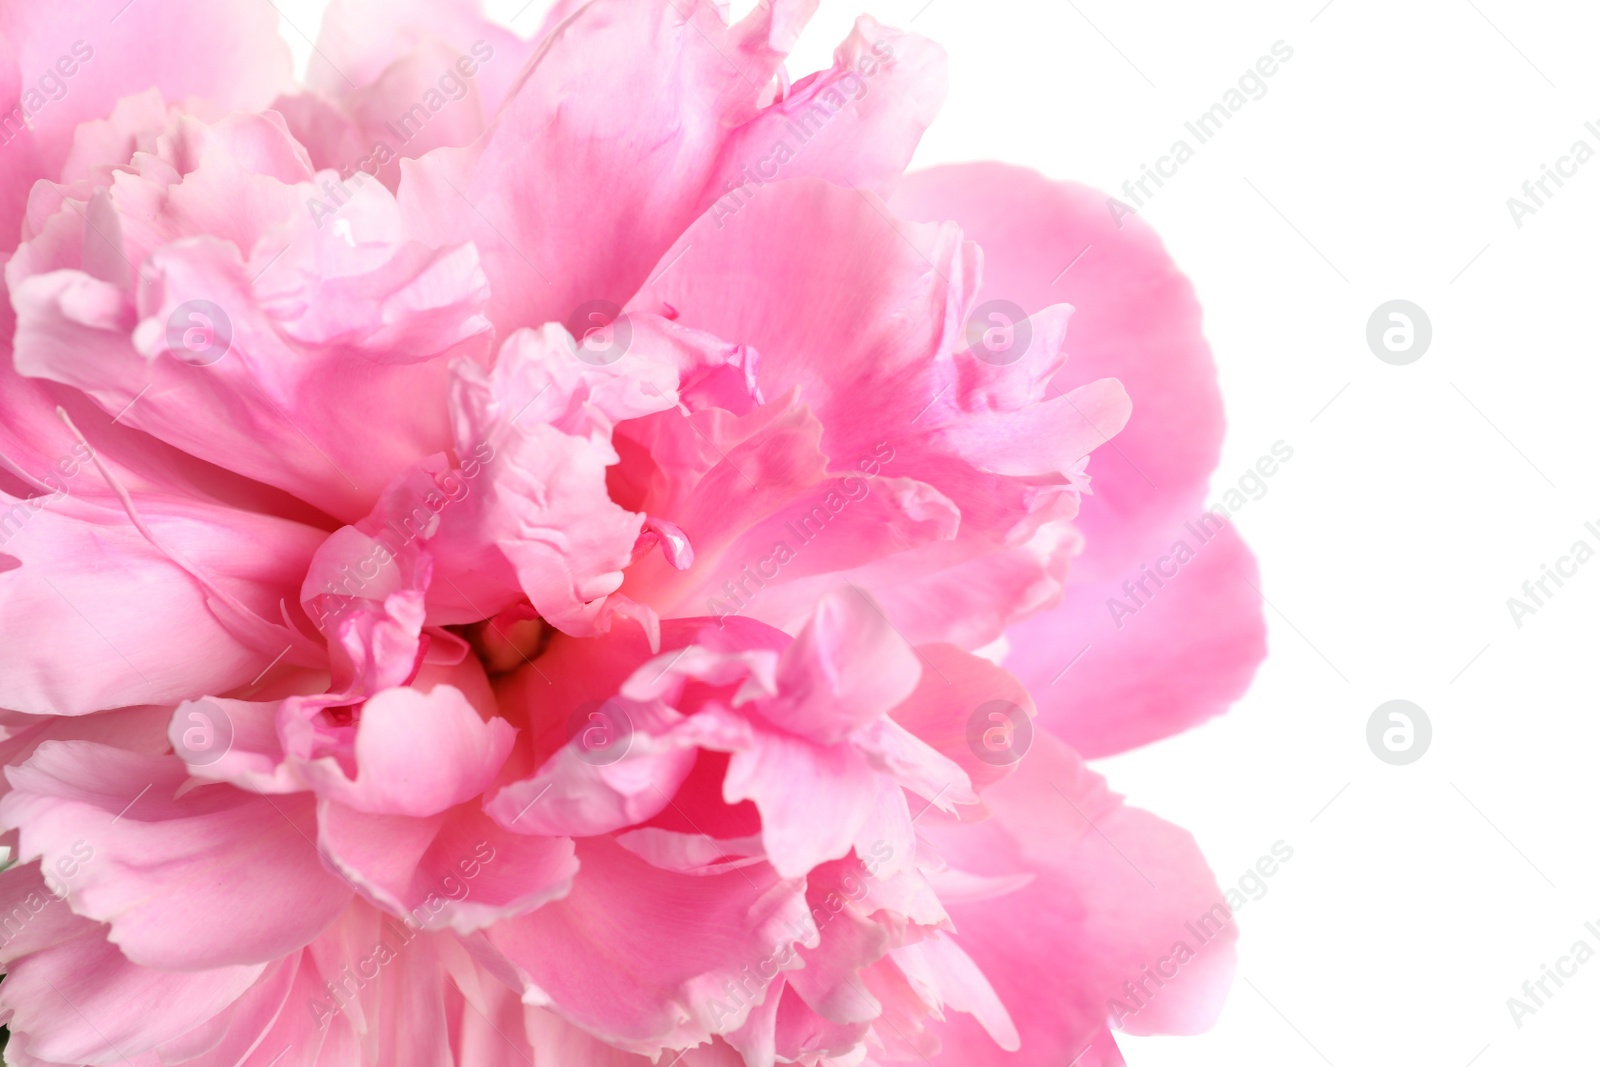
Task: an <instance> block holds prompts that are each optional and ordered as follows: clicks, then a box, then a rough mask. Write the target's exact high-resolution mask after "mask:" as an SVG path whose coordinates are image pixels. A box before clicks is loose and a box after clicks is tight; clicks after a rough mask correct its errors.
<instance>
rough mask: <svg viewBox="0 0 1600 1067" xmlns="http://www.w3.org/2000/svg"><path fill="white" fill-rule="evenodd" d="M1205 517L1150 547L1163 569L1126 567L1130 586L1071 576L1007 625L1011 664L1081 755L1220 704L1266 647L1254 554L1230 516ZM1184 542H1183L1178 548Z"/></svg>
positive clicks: (1127, 742) (1198, 716)
mask: <svg viewBox="0 0 1600 1067" xmlns="http://www.w3.org/2000/svg"><path fill="white" fill-rule="evenodd" d="M1200 522H1203V523H1204V526H1201V525H1200V523H1190V524H1186V525H1185V526H1182V527H1179V528H1177V529H1175V530H1174V531H1172V540H1171V541H1170V542H1169V547H1168V549H1167V551H1164V552H1158V553H1155V554H1154V555H1152V556H1151V559H1150V565H1151V566H1153V567H1154V568H1156V569H1157V570H1159V571H1160V572H1161V573H1169V572H1170V573H1171V574H1172V577H1171V578H1170V579H1160V578H1156V579H1149V578H1147V575H1148V574H1149V571H1146V570H1144V569H1142V568H1141V569H1140V570H1139V571H1130V572H1129V573H1128V575H1127V576H1126V577H1125V578H1124V579H1123V580H1124V581H1128V582H1130V583H1134V582H1137V583H1141V584H1140V585H1134V586H1132V591H1131V592H1130V591H1129V589H1128V588H1124V587H1123V585H1122V584H1121V582H1115V581H1107V582H1096V583H1089V584H1080V585H1073V586H1070V587H1068V589H1067V592H1066V594H1065V595H1064V597H1063V600H1062V603H1061V606H1060V607H1059V608H1055V609H1053V610H1051V611H1049V612H1047V613H1045V614H1043V615H1040V616H1037V617H1035V618H1032V619H1028V620H1026V621H1024V622H1022V623H1020V624H1018V625H1017V626H1015V627H1014V628H1013V629H1012V631H1011V652H1010V654H1009V655H1008V656H1007V657H1006V661H1005V662H1006V667H1007V668H1008V669H1010V670H1012V671H1014V672H1016V674H1017V677H1019V678H1020V679H1022V680H1023V681H1024V682H1026V683H1027V684H1028V687H1029V690H1030V691H1031V692H1032V693H1033V694H1034V697H1035V699H1036V700H1037V701H1038V706H1039V714H1040V719H1041V722H1043V723H1044V724H1046V725H1048V726H1049V727H1050V729H1051V730H1053V731H1054V732H1055V733H1057V734H1059V735H1060V736H1061V737H1063V738H1065V739H1066V740H1068V741H1069V742H1071V744H1072V745H1073V746H1074V747H1076V748H1077V749H1079V750H1080V751H1081V752H1083V753H1084V754H1085V755H1087V756H1109V755H1111V754H1113V753H1116V752H1123V751H1126V750H1128V749H1130V748H1134V747H1136V746H1138V745H1144V744H1149V743H1150V742H1152V741H1155V740H1158V739H1160V738H1162V737H1166V736H1167V735H1169V734H1174V733H1177V732H1178V731H1180V730H1186V729H1188V728H1190V727H1192V726H1196V725H1198V724H1199V723H1202V722H1204V721H1205V720H1207V719H1209V718H1211V717H1212V716H1214V715H1220V714H1222V713H1223V712H1224V711H1226V710H1227V709H1228V706H1229V705H1230V704H1232V703H1233V702H1234V701H1235V700H1237V699H1238V698H1239V696H1240V695H1241V694H1242V693H1243V692H1244V691H1245V688H1246V687H1247V686H1248V685H1249V684H1250V679H1251V678H1252V677H1254V675H1255V671H1256V667H1257V665H1259V664H1260V662H1261V660H1262V658H1263V657H1264V656H1265V655H1266V624H1265V620H1264V619H1263V618H1262V606H1261V595H1260V594H1259V593H1258V592H1257V591H1256V589H1257V587H1258V586H1259V583H1260V581H1261V579H1260V576H1259V575H1258V574H1257V572H1256V562H1255V557H1254V556H1252V555H1251V554H1250V550H1249V548H1247V547H1246V546H1245V544H1244V542H1243V541H1242V540H1240V538H1239V535H1238V533H1237V532H1236V531H1235V530H1234V529H1233V528H1232V527H1231V526H1227V527H1224V526H1222V525H1221V524H1220V523H1219V522H1218V521H1217V520H1216V518H1214V517H1209V518H1204V519H1202V520H1200ZM1201 534H1204V535H1205V537H1204V539H1202V537H1201ZM1180 543H1181V544H1183V545H1185V546H1186V548H1185V550H1184V552H1185V553H1187V554H1185V555H1179V554H1175V553H1174V551H1173V548H1174V547H1175V546H1176V545H1178V544H1180ZM1180 558H1182V559H1184V560H1186V562H1183V563H1182V565H1181V566H1180V565H1179V563H1178V560H1179V559H1180ZM1158 581H1159V582H1160V583H1161V584H1159V585H1158V584H1157V582H1158Z"/></svg>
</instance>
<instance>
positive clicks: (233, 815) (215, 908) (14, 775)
mask: <svg viewBox="0 0 1600 1067" xmlns="http://www.w3.org/2000/svg"><path fill="white" fill-rule="evenodd" d="M182 767H183V764H182V763H180V762H179V761H178V760H176V759H173V758H171V757H152V756H144V755H139V754H136V753H131V752H123V751H121V750H119V749H114V748H109V747H106V746H104V745H98V744H93V743H91V742H86V741H59V742H51V743H49V744H46V745H41V746H40V747H39V749H38V751H37V752H35V753H34V756H33V758H32V759H31V760H29V761H28V762H27V763H26V764H24V765H23V766H22V767H12V768H7V771H6V774H7V777H8V778H10V780H11V792H10V793H9V794H7V795H6V797H5V799H4V800H3V801H0V820H3V821H4V822H5V824H6V825H7V826H11V827H20V828H21V830H22V836H21V848H20V854H21V856H23V857H25V858H27V859H34V858H40V859H42V860H43V862H44V864H45V866H46V867H47V868H52V869H53V868H54V866H55V865H56V864H57V863H58V862H59V861H61V860H62V859H63V858H71V857H73V855H74V853H73V851H72V850H73V848H74V847H78V848H80V849H81V848H84V847H86V848H87V849H88V850H89V851H90V853H91V858H90V859H88V860H81V862H80V869H79V871H78V872H77V875H76V877H75V878H74V879H73V880H71V881H70V883H69V886H68V900H69V901H70V902H71V904H72V907H73V909H74V910H75V911H78V912H79V913H80V914H83V915H86V916H88V917H90V918H93V919H98V920H101V921H103V922H109V923H110V924H111V929H110V933H109V935H108V936H109V937H110V938H111V940H112V941H113V942H114V943H115V944H116V945H118V946H119V947H120V948H121V949H122V951H123V952H125V953H126V954H127V955H128V957H129V958H130V959H132V960H135V961H136V962H139V963H143V964H147V965H149V966H153V967H165V968H170V969H176V970H195V969H202V968H209V967H221V966H227V965H233V964H246V963H249V964H258V963H261V962H264V961H268V960H272V959H275V958H277V957H279V956H282V955H284V954H285V953H287V952H290V951H292V950H294V949H296V948H299V947H300V946H302V945H304V944H306V943H307V942H308V941H310V940H311V939H312V938H313V937H315V936H316V935H317V934H318V933H320V932H321V931H322V930H323V929H324V928H325V927H327V925H328V924H329V923H330V922H332V921H333V919H334V918H335V917H336V916H337V915H338V914H339V913H340V912H341V911H342V910H343V909H344V907H345V905H346V904H347V903H348V901H349V899H350V892H349V889H348V888H347V887H345V886H344V885H343V884H342V883H341V882H340V881H339V880H338V879H337V878H335V877H334V876H333V875H331V874H329V873H328V872H327V871H326V870H324V869H323V866H322V864H321V862H320V861H319V860H318V858H317V853H316V849H315V847H314V846H313V844H312V836H313V835H314V834H315V815H314V811H313V807H312V801H311V799H310V798H309V797H302V796H291V797H281V798H278V799H273V798H270V797H257V796H254V795H252V794H248V793H241V792H239V791H237V790H234V789H233V788H231V787H229V786H222V785H215V786H206V787H202V788H200V789H196V790H193V791H190V792H187V793H184V794H182V795H178V794H179V790H180V787H181V786H182V785H183V784H184V781H185V779H186V778H187V774H186V773H185V772H184V771H183V770H182ZM179 931H181V934H180V933H179Z"/></svg>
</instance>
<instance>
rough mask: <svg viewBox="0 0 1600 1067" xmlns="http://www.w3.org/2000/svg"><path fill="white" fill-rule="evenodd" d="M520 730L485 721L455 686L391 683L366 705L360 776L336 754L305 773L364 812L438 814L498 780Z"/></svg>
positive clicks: (360, 729) (359, 733)
mask: <svg viewBox="0 0 1600 1067" xmlns="http://www.w3.org/2000/svg"><path fill="white" fill-rule="evenodd" d="M515 736H516V730H515V728H513V727H512V726H511V724H510V723H508V722H506V720H504V719H501V718H496V719H493V720H491V721H489V722H484V721H483V719H482V718H481V717H480V716H479V714H478V711H477V709H476V708H474V707H473V706H472V704H471V702H470V701H468V699H467V698H466V696H465V695H463V694H462V692H461V691H460V690H459V689H457V688H455V687H454V686H451V685H440V686H436V687H435V688H433V689H432V690H431V691H430V692H423V691H422V690H420V689H413V688H410V687H397V688H394V689H385V690H383V691H382V692H380V693H378V694H377V695H375V696H373V697H372V698H371V699H370V700H368V701H367V702H366V703H365V704H363V705H362V706H361V721H360V724H359V725H358V726H357V728H356V735H355V752H354V757H355V765H356V774H355V776H354V778H350V777H347V776H346V774H345V772H344V771H343V770H342V769H341V768H340V767H339V765H338V763H337V762H335V761H334V760H332V759H318V760H315V761H313V762H311V763H308V764H306V765H304V766H303V767H302V768H301V770H300V773H301V774H302V775H303V776H304V777H305V778H306V779H307V780H308V781H309V782H311V783H312V785H313V786H314V787H315V788H316V789H317V791H318V792H319V793H321V794H322V795H323V796H326V797H328V798H330V799H333V800H337V801H339V802H340V803H342V804H345V805H348V806H349V807H352V808H355V809H356V810H358V811H365V812H370V813H373V814H380V815H381V814H391V815H410V816H414V817H424V816H429V815H437V814H438V813H440V812H442V811H444V810H445V809H447V808H451V807H454V806H455V805H457V804H461V803H464V802H465V801H467V800H469V799H471V798H472V797H475V796H477V795H478V794H479V793H481V792H483V790H484V789H485V788H487V787H488V786H489V784H490V783H491V782H493V781H494V778H495V775H496V774H497V773H498V772H499V770H500V766H501V764H503V763H505V760H506V756H507V754H508V753H509V752H510V751H511V744H512V741H513V739H514V737H515Z"/></svg>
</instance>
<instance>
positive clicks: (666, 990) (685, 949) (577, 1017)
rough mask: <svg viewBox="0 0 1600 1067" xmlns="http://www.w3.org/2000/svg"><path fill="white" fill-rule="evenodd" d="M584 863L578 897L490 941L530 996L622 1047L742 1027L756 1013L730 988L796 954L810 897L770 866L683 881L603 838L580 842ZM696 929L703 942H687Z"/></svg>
mask: <svg viewBox="0 0 1600 1067" xmlns="http://www.w3.org/2000/svg"><path fill="white" fill-rule="evenodd" d="M578 861H579V863H580V864H581V865H582V867H581V873H580V875H579V877H578V878H577V879H576V880H575V882H574V883H573V889H572V893H571V894H569V895H568V896H567V897H565V898H564V899H562V900H559V901H556V902H554V903H552V904H547V905H545V906H544V907H543V908H540V909H539V910H538V911H535V912H532V913H530V914H528V915H525V916H521V917H519V918H516V919H512V920H509V921H507V922H503V923H499V924H497V925H496V926H494V927H493V928H492V929H491V930H490V931H489V934H488V937H489V940H490V943H491V944H493V945H494V947H495V948H496V949H497V950H498V951H499V952H500V953H501V954H503V955H504V956H505V957H506V958H507V959H508V960H509V961H510V962H511V963H512V964H514V965H515V966H516V968H517V970H518V971H519V972H520V973H522V974H524V975H526V976H527V980H528V981H529V983H530V984H531V985H530V990H529V992H528V993H527V994H525V1000H528V1001H529V1002H530V1003H548V1004H549V1006H550V1007H551V1008H552V1009H553V1010H555V1011H556V1012H558V1013H560V1014H561V1015H563V1016H564V1017H566V1018H567V1019H569V1020H571V1021H573V1022H576V1023H577V1024H578V1025H580V1026H582V1027H584V1028H585V1029H586V1030H589V1031H590V1032H591V1033H594V1034H596V1035H598V1036H601V1037H603V1038H605V1039H606V1040H608V1041H611V1042H612V1043H614V1044H617V1045H619V1046H620V1047H623V1048H629V1049H631V1050H633V1051H637V1052H646V1053H653V1052H655V1051H656V1050H657V1049H659V1048H660V1047H661V1043H662V1042H663V1040H664V1039H667V1038H669V1037H672V1036H674V1035H680V1040H681V1042H682V1044H685V1045H687V1044H694V1043H696V1042H697V1041H703V1040H705V1039H706V1038H707V1037H708V1036H709V1034H710V1033H712V1032H719V1031H725V1030H732V1029H736V1028H737V1027H738V1026H739V1025H741V1024H742V1023H743V1021H744V1017H745V1015H746V1014H747V1013H748V1009H749V1005H748V1003H747V1004H745V1005H743V1006H741V1007H739V1008H737V1009H736V1010H733V1011H731V1012H730V1011H729V1010H728V1006H727V1005H717V1004H716V1003H715V1002H716V999H717V998H718V997H726V996H727V994H726V992H725V991H724V990H723V983H724V982H725V981H731V980H733V979H735V978H739V979H741V980H743V981H749V980H750V979H749V976H748V975H746V974H745V973H744V969H745V968H746V967H747V966H754V965H756V964H757V963H759V962H760V961H761V960H763V959H768V958H773V957H778V958H780V959H783V958H792V952H786V949H787V947H788V946H792V944H793V943H794V941H795V940H796V937H797V935H796V934H795V933H794V932H792V931H793V929H795V928H799V927H801V925H802V923H803V917H804V914H805V904H804V898H803V896H802V891H801V888H800V886H799V885H798V883H795V882H790V881H784V880H781V879H779V878H777V877H776V876H775V875H774V874H773V873H772V872H771V871H770V870H769V869H763V868H744V869H742V870H738V871H732V872H729V873H726V874H716V875H708V876H704V877H696V876H693V875H682V874H673V873H669V872H666V871H662V870H660V869H658V868H654V867H651V866H649V865H648V864H646V863H644V862H643V861H642V860H640V859H638V858H636V857H634V856H631V855H629V854H628V853H627V852H625V851H623V850H622V849H620V848H618V847H617V846H616V845H614V844H612V843H610V842H608V841H606V840H605V839H603V838H593V839H590V840H587V841H582V842H580V843H579V845H578ZM685 924H692V925H693V927H694V929H696V930H697V931H699V935H698V936H696V937H694V938H691V939H688V940H685V939H683V938H682V937H680V936H678V932H679V931H681V930H683V929H684V928H685ZM719 1007H720V1010H719ZM696 1035H698V1036H696Z"/></svg>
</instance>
